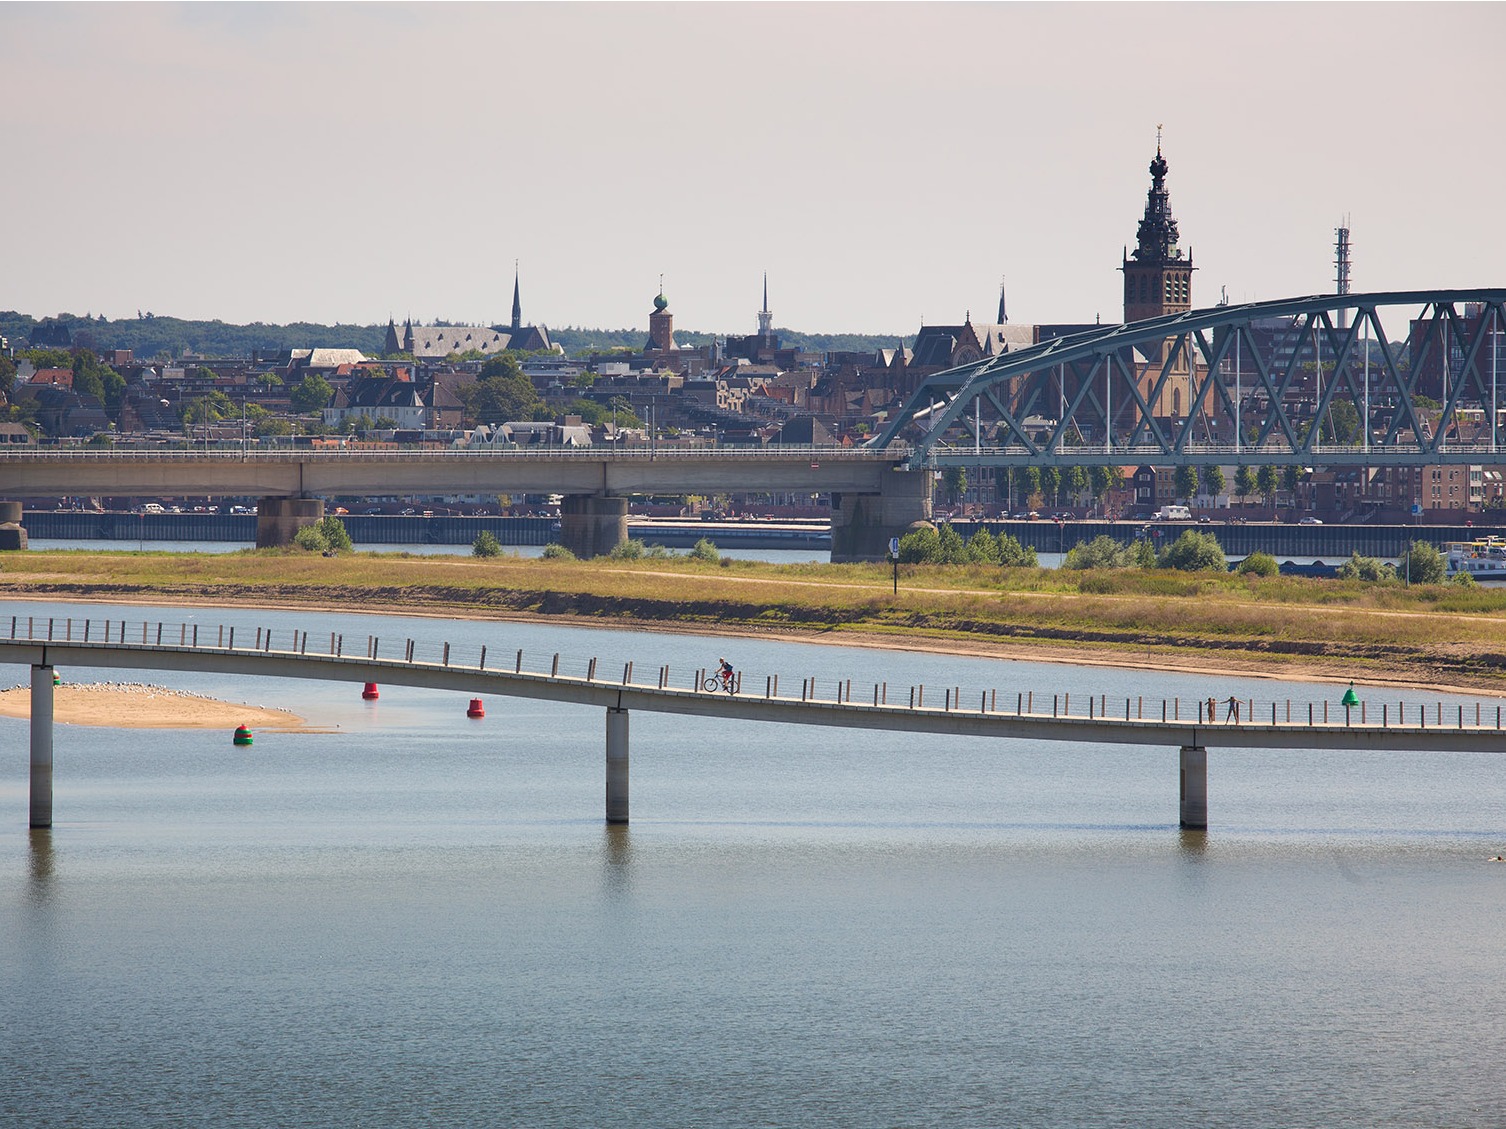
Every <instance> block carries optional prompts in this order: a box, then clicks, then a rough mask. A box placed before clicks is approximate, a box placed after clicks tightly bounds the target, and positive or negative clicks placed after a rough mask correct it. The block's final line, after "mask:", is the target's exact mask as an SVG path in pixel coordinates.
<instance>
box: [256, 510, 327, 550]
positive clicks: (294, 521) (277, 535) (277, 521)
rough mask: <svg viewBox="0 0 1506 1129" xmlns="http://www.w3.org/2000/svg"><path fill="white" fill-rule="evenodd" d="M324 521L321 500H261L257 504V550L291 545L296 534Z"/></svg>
mask: <svg viewBox="0 0 1506 1129" xmlns="http://www.w3.org/2000/svg"><path fill="white" fill-rule="evenodd" d="M323 518H324V500H323V499H322V498H262V499H260V500H259V501H258V502H257V503H256V547H257V548H258V549H269V548H275V547H276V546H278V545H287V544H290V543H291V542H292V540H293V534H295V533H297V532H298V531H299V530H300V529H302V528H303V527H304V526H305V525H313V524H314V523H315V522H316V521H321V520H323Z"/></svg>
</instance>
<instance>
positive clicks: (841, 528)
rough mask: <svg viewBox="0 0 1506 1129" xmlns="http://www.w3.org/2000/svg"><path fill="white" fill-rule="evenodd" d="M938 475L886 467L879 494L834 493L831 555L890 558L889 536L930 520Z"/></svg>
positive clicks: (839, 559)
mask: <svg viewBox="0 0 1506 1129" xmlns="http://www.w3.org/2000/svg"><path fill="white" fill-rule="evenodd" d="M934 485H935V479H934V478H933V476H932V474H931V472H930V471H928V470H917V471H903V470H886V471H884V473H883V477H882V478H881V479H880V489H879V492H878V493H877V494H852V493H844V494H833V495H832V496H831V559H832V560H833V561H834V562H843V561H883V560H888V559H889V539H890V538H891V537H903V536H904V535H905V534H906V533H908V532H909V531H910V527H911V526H912V525H914V524H915V523H916V522H918V521H930V520H931V513H932V511H931V493H932V487H933V486H934Z"/></svg>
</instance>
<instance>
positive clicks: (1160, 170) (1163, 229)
mask: <svg viewBox="0 0 1506 1129" xmlns="http://www.w3.org/2000/svg"><path fill="white" fill-rule="evenodd" d="M1167 168H1168V166H1167V164H1166V158H1165V157H1163V156H1162V155H1161V127H1160V126H1159V125H1158V126H1156V158H1155V160H1153V161H1151V163H1150V191H1149V192H1147V193H1146V196H1145V217H1144V218H1143V219H1142V220H1141V221H1140V229H1139V231H1138V232H1137V234H1136V243H1137V246H1136V247H1135V250H1134V255H1133V257H1134V258H1135V259H1136V260H1137V261H1139V262H1142V263H1165V262H1171V261H1174V260H1176V259H1180V258H1181V257H1182V250H1181V248H1180V247H1178V246H1177V239H1178V232H1177V221H1176V218H1175V217H1174V216H1173V215H1172V214H1171V194H1170V193H1169V192H1167V190H1166V170H1167Z"/></svg>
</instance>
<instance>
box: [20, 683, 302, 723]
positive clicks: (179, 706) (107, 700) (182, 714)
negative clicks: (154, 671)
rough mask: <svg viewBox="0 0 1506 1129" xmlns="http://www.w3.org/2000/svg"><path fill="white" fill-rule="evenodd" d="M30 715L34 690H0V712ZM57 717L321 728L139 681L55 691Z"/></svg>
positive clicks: (292, 717)
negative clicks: (32, 691)
mask: <svg viewBox="0 0 1506 1129" xmlns="http://www.w3.org/2000/svg"><path fill="white" fill-rule="evenodd" d="M30 716H31V689H30V688H29V687H26V686H12V687H11V688H9V689H7V690H0V717H20V718H27V717H30ZM53 716H54V718H55V720H57V721H59V722H62V723H65V724H68V725H92V726H105V727H108V728H111V729H227V730H233V729H234V728H235V727H236V726H238V725H245V726H248V727H249V728H251V729H252V730H253V731H257V730H265V729H271V730H278V731H280V732H284V733H309V732H316V731H317V732H323V731H322V730H314V729H311V728H310V727H309V726H308V724H307V723H306V722H305V721H304V719H303V718H301V717H299V716H298V715H297V714H293V713H289V712H288V711H287V710H273V709H266V708H265V707H263V706H247V705H239V704H237V703H235V702H222V701H220V700H218V699H216V698H201V697H199V696H198V695H197V694H185V693H184V692H182V691H181V690H172V689H169V688H167V687H165V686H152V685H150V684H147V683H140V682H93V683H84V684H81V685H76V686H75V685H70V684H69V683H68V682H67V681H66V680H65V681H64V682H63V684H62V685H60V686H58V687H56V688H55V689H54V690H53Z"/></svg>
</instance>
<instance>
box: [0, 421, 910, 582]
mask: <svg viewBox="0 0 1506 1129" xmlns="http://www.w3.org/2000/svg"><path fill="white" fill-rule="evenodd" d="M903 455H904V448H903V447H902V446H901V447H899V448H897V449H896V450H894V451H870V450H864V449H849V448H843V447H795V446H792V447H768V448H761V449H758V450H742V449H735V448H706V449H683V448H647V449H643V450H626V451H599V450H594V449H591V448H584V449H570V448H553V449H543V450H533V449H520V450H483V449H468V448H440V449H433V448H419V449H408V450H403V449H397V450H392V449H386V450H373V449H369V448H349V449H343V450H342V449H321V450H305V449H282V448H259V447H244V448H243V447H231V448H210V449H195V450H175V451H166V450H151V449H147V450H140V449H132V450H106V449H81V448H45V447H44V448H35V449H31V450H25V451H15V450H11V451H0V498H11V499H15V498H34V497H58V496H80V495H111V496H117V497H182V496H185V495H189V496H191V495H205V496H219V497H226V496H228V497H247V496H250V497H258V498H260V499H261V501H260V502H259V503H258V507H257V510H258V512H257V538H256V540H257V544H258V545H274V544H285V543H287V542H288V541H289V540H290V539H291V538H292V535H293V533H294V532H295V531H296V530H297V528H298V527H299V526H301V525H307V524H309V523H310V522H313V521H317V520H318V519H319V518H320V517H321V516H323V512H324V502H323V500H322V499H324V498H328V497H336V496H352V495H354V496H357V497H359V496H363V495H364V496H368V497H369V496H372V495H390V494H399V495H402V494H562V495H564V498H565V500H564V504H563V505H562V507H561V514H560V526H561V528H560V540H561V542H562V543H563V544H564V545H565V546H566V547H567V548H569V549H570V550H572V551H573V552H574V553H575V554H576V555H577V556H581V557H590V556H597V555H599V554H603V553H606V552H609V551H610V550H611V548H612V547H613V546H614V545H616V544H617V543H618V542H620V541H625V540H626V539H627V501H628V498H629V497H631V496H633V495H649V494H703V495H704V494H722V493H733V492H740V491H790V492H804V493H812V494H814V493H823V494H829V495H830V496H831V498H832V557H833V559H834V560H863V559H871V558H881V557H882V556H883V555H884V547H885V545H887V543H888V540H889V538H890V537H892V536H897V535H899V534H901V533H903V532H904V531H905V530H906V529H907V528H908V527H909V525H910V524H911V523H912V522H915V521H923V520H927V519H929V517H930V516H931V486H932V482H931V479H930V477H929V476H927V475H925V474H911V473H908V472H905V471H901V470H898V469H896V468H897V465H898V464H899V462H900V461H901V459H902V458H903ZM20 520H21V507H20V503H18V502H9V503H0V523H19V522H20Z"/></svg>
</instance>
